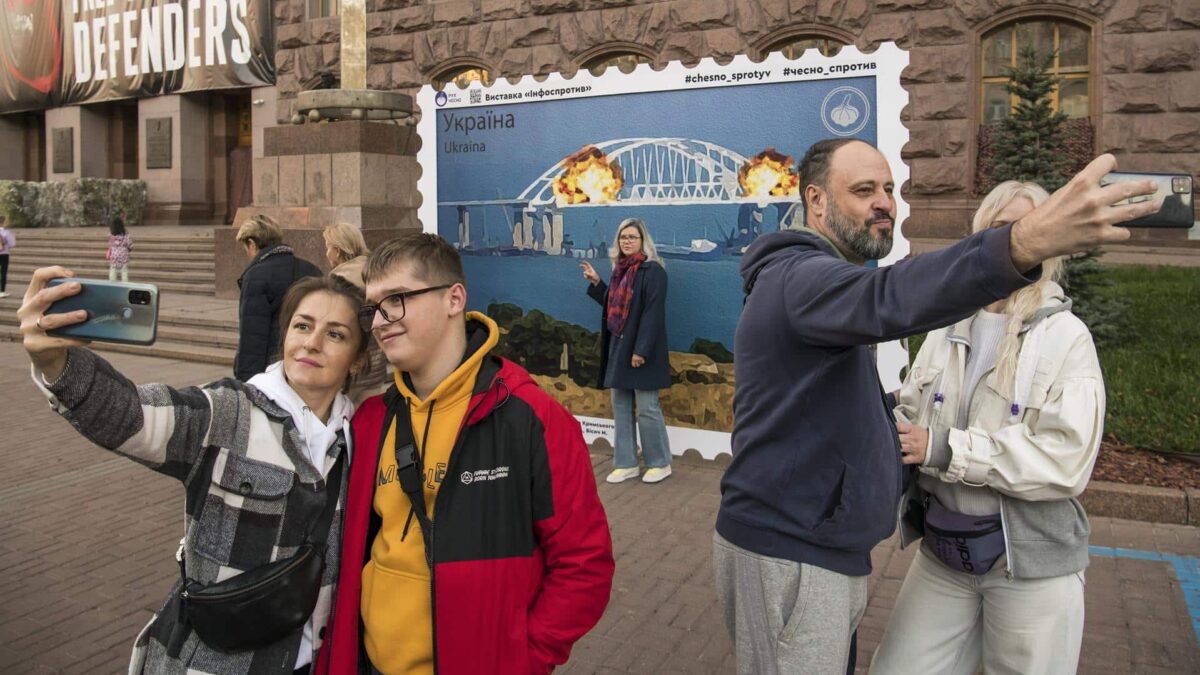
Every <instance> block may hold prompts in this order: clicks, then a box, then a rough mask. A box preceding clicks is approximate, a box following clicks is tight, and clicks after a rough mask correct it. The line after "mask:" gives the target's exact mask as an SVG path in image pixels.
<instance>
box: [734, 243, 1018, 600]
mask: <svg viewBox="0 0 1200 675" xmlns="http://www.w3.org/2000/svg"><path fill="white" fill-rule="evenodd" d="M1010 231H1011V226H1007V227H1002V228H999V229H993V230H984V231H983V232H980V233H978V234H975V235H972V236H970V237H967V238H966V239H963V240H962V241H960V242H959V243H957V244H955V245H954V246H951V247H949V248H946V249H943V250H941V251H936V252H932V253H925V254H922V255H919V256H917V257H915V258H909V259H908V260H902V261H900V262H898V263H896V264H895V265H891V266H889V267H883V268H879V269H868V268H865V267H861V266H859V265H852V264H850V263H849V262H846V261H845V260H843V259H842V258H841V256H840V254H838V252H837V250H836V249H834V247H833V245H832V244H830V243H829V242H828V241H827V240H825V239H823V238H822V237H820V236H818V235H817V234H816V233H813V232H812V231H805V232H791V231H789V232H778V233H772V234H764V235H762V236H760V237H759V238H758V239H756V240H755V241H754V243H753V244H752V245H751V246H750V248H749V250H747V251H746V254H745V256H744V257H743V258H742V277H743V279H744V280H745V285H744V288H745V290H746V292H747V293H748V296H747V298H746V304H745V307H744V308H743V309H742V316H741V319H740V320H739V321H738V326H737V333H736V334H735V335H734V340H733V344H734V348H733V353H734V375H735V378H736V382H737V384H736V385H735V392H734V396H733V437H732V446H733V447H732V449H733V461H732V462H731V463H730V464H729V468H728V469H726V470H725V476H724V478H722V480H721V508H720V510H719V511H718V513H717V532H719V533H720V534H721V536H722V537H724V538H725V539H727V540H729V541H730V542H731V543H733V544H736V545H737V546H740V547H742V548H744V549H746V550H749V551H752V552H754V553H758V554H760V555H766V556H771V557H774V558H786V559H788V560H794V561H796V562H802V563H808V564H810V565H816V566H817V567H822V568H825V569H828V570H833V571H834V572H838V573H840V574H845V575H850V576H863V575H867V574H870V573H871V549H873V548H874V547H875V545H876V544H878V543H879V542H881V541H883V540H884V539H887V538H888V537H889V536H891V534H892V531H893V530H894V529H895V527H896V507H897V505H898V504H899V502H900V495H901V488H902V485H901V463H900V444H899V441H898V436H897V434H896V425H895V422H894V420H893V418H892V410H891V407H890V405H891V402H889V401H887V400H886V398H885V396H884V393H883V389H882V387H881V386H880V384H879V376H878V372H877V370H876V365H875V355H874V353H873V351H872V348H871V346H872V345H874V344H877V343H880V342H884V341H887V340H895V339H898V338H901V337H905V336H907V335H914V334H917V333H924V332H925V331H929V330H933V329H935V328H940V327H942V326H948V325H950V324H952V323H955V322H956V321H959V320H961V319H963V318H965V317H968V316H970V315H971V314H972V313H974V312H975V311H976V310H977V309H979V308H980V307H983V306H985V305H987V304H989V303H991V302H994V301H996V300H999V299H1001V298H1005V297H1008V295H1009V294H1011V293H1012V292H1013V291H1016V290H1017V289H1019V288H1021V287H1023V286H1025V285H1027V284H1029V283H1030V282H1032V281H1035V280H1036V279H1037V277H1038V276H1039V275H1040V274H1041V269H1040V268H1037V269H1034V270H1032V271H1030V272H1029V275H1028V276H1025V275H1022V274H1021V273H1020V272H1018V271H1017V270H1016V269H1015V268H1014V267H1013V263H1012V256H1011V254H1010V253H1009V248H1010V241H1009V233H1010Z"/></svg>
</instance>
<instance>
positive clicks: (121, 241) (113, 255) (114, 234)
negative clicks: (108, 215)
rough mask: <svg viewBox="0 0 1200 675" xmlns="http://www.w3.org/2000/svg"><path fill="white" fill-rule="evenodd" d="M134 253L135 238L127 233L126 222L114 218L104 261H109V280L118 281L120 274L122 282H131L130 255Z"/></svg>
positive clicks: (109, 229)
mask: <svg viewBox="0 0 1200 675" xmlns="http://www.w3.org/2000/svg"><path fill="white" fill-rule="evenodd" d="M131 251H133V237H132V236H131V235H129V234H128V233H126V232H125V221H124V220H122V219H121V217H120V216H117V217H115V218H113V221H112V225H109V227H108V250H107V251H105V252H104V259H105V260H107V261H108V280H109V281H116V280H117V274H118V273H120V275H121V281H124V282H127V281H129V254H130V252H131Z"/></svg>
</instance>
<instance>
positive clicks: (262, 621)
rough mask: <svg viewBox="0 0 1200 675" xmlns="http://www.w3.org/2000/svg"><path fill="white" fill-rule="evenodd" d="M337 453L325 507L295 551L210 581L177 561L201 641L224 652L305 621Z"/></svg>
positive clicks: (186, 610)
mask: <svg viewBox="0 0 1200 675" xmlns="http://www.w3.org/2000/svg"><path fill="white" fill-rule="evenodd" d="M341 473H342V458H340V457H339V458H338V460H337V462H336V464H335V465H334V467H333V470H332V471H330V473H329V477H328V479H327V480H326V483H325V485H326V488H325V489H326V498H325V507H324V509H323V510H322V511H321V515H320V517H319V518H318V519H317V521H316V522H315V523H314V524H313V526H314V527H313V528H312V529H310V530H309V537H308V538H307V539H308V540H307V541H306V542H305V543H304V544H302V545H301V546H300V548H299V550H298V551H297V552H296V554H295V555H293V556H291V557H290V558H286V559H284V560H276V561H275V562H272V563H269V564H267V565H263V566H261V567H256V568H254V569H252V570H248V571H246V572H243V573H241V574H239V575H237V576H235V577H232V578H229V579H226V580H225V581H222V582H219V583H215V584H201V583H199V582H197V581H192V580H189V579H188V578H187V576H186V575H185V574H184V571H183V561H182V559H181V560H180V563H179V571H180V574H181V575H183V590H182V591H180V593H179V599H180V607H181V611H182V613H183V614H184V617H182V618H184V619H185V620H186V621H187V623H189V624H191V627H192V630H194V631H196V635H198V636H199V637H200V639H201V640H203V641H204V644H206V645H208V646H209V647H212V648H213V649H218V650H220V651H223V652H240V651H246V650H250V649H258V648H260V647H265V646H267V645H270V644H273V643H275V642H278V641H279V640H282V639H283V638H285V637H287V636H288V635H291V634H292V633H294V632H295V631H297V630H299V629H300V628H302V627H303V626H304V623H305V622H306V621H308V618H309V617H310V616H312V613H313V609H314V608H315V607H316V606H317V598H318V597H319V596H320V594H321V575H322V574H323V573H324V571H325V544H324V543H313V540H312V536H311V535H312V534H314V531H313V530H314V529H315V530H316V533H317V534H318V536H319V537H320V539H319V541H321V542H324V539H325V538H326V537H327V536H328V534H329V526H330V523H331V522H332V520H333V512H334V510H335V509H336V508H337V498H338V487H340V485H341Z"/></svg>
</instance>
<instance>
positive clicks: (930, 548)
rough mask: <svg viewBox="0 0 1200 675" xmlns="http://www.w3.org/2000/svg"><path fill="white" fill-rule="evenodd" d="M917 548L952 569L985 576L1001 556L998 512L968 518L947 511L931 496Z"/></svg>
mask: <svg viewBox="0 0 1200 675" xmlns="http://www.w3.org/2000/svg"><path fill="white" fill-rule="evenodd" d="M921 546H922V547H923V548H924V549H925V550H926V551H927V552H929V554H930V555H932V556H933V557H934V558H937V559H938V560H939V561H941V563H942V564H943V565H945V566H946V567H949V568H950V569H952V570H955V571H957V572H966V573H967V574H975V575H983V574H987V573H988V571H989V570H991V569H992V566H993V565H995V564H996V561H997V560H999V559H1000V556H1001V555H1003V554H1004V524H1003V521H1002V520H1001V518H1000V514H998V513H997V514H993V515H990V516H969V515H967V514H965V513H959V512H957V511H951V510H950V509H948V508H946V507H945V506H942V503H941V502H939V501H938V500H937V498H936V497H933V498H931V499H930V500H929V508H928V509H927V510H926V511H925V538H924V540H923V541H922V542H921Z"/></svg>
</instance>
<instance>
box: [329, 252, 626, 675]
mask: <svg viewBox="0 0 1200 675" xmlns="http://www.w3.org/2000/svg"><path fill="white" fill-rule="evenodd" d="M364 278H365V280H366V284H367V302H368V303H370V304H368V305H367V306H366V307H364V308H363V310H362V312H361V313H360V320H361V322H362V324H363V327H364V329H369V330H370V331H371V332H372V333H373V334H374V336H375V339H376V340H377V341H378V343H379V346H380V348H381V349H382V350H383V353H384V354H385V355H386V356H387V359H388V361H389V362H390V363H391V364H392V365H393V366H395V369H396V374H395V383H394V385H393V386H392V387H391V388H390V389H389V390H388V392H387V393H386V394H384V395H382V396H376V397H374V398H371V399H368V400H367V401H365V402H364V403H363V404H362V406H361V407H360V408H359V411H358V413H357V414H356V415H355V417H354V448H355V453H354V461H353V463H352V466H351V476H350V487H349V491H350V496H349V499H348V503H347V507H346V519H345V524H344V528H345V531H344V535H343V547H342V569H341V573H340V579H339V588H338V591H339V592H338V598H337V602H336V604H335V607H334V610H333V616H332V619H331V621H330V625H331V627H332V628H331V633H330V634H329V635H327V636H326V642H325V644H324V645H323V649H322V654H321V658H320V660H319V661H318V667H317V672H318V673H335V674H339V675H340V674H343V673H357V672H372V673H384V674H385V675H416V674H423V675H432V674H433V673H434V672H437V673H439V675H459V674H460V673H461V674H465V673H480V672H488V673H512V674H514V675H515V674H517V673H520V674H522V675H525V674H527V673H549V672H550V671H552V670H553V669H554V667H555V666H557V665H560V664H563V663H565V662H566V661H567V657H568V656H569V655H570V652H571V645H572V644H574V643H575V641H576V640H578V639H579V638H580V637H582V636H583V635H584V634H585V633H586V632H587V631H588V630H590V629H591V628H592V627H593V626H594V625H595V624H596V622H597V621H598V620H599V619H600V616H601V614H603V613H604V608H605V606H606V605H607V604H608V598H609V591H610V590H611V588H612V576H613V557H612V541H611V539H610V537H609V531H608V522H607V519H606V518H605V514H604V508H603V506H602V505H601V503H600V498H599V496H598V495H597V493H596V483H595V478H594V475H593V473H592V465H591V460H590V458H589V456H588V451H587V447H586V446H585V444H584V441H583V435H582V432H581V430H580V427H579V424H578V422H576V420H575V418H573V417H572V416H571V415H570V413H568V412H567V411H566V409H564V408H563V407H562V406H561V405H559V404H558V403H557V402H555V401H554V400H553V399H551V398H550V397H549V396H548V395H547V394H546V393H545V392H544V391H542V390H541V389H540V388H539V387H538V386H537V384H535V383H534V382H533V380H532V379H531V378H530V377H529V374H528V373H527V372H525V370H524V369H522V368H520V367H519V366H517V365H516V364H514V363H512V362H510V361H507V360H505V359H502V358H500V357H498V356H495V355H492V354H490V352H491V350H492V348H493V347H495V345H496V342H497V340H498V338H499V330H498V329H497V327H496V324H495V322H493V321H492V320H491V319H489V318H487V317H486V316H484V315H482V314H479V313H477V312H467V311H466V306H467V289H466V280H465V277H464V275H463V268H462V261H461V259H460V258H459V255H458V252H457V251H455V250H454V248H453V247H452V246H450V244H448V243H447V242H446V241H445V240H444V239H442V238H441V237H439V236H437V235H432V234H423V233H415V234H408V235H404V236H401V237H398V238H396V239H393V240H392V241H390V242H388V243H386V244H384V245H383V246H382V247H380V248H378V249H377V250H375V251H374V252H373V253H371V255H370V257H369V258H368V260H367V264H366V269H365V271H364ZM360 621H361V622H360Z"/></svg>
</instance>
